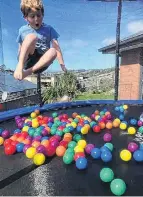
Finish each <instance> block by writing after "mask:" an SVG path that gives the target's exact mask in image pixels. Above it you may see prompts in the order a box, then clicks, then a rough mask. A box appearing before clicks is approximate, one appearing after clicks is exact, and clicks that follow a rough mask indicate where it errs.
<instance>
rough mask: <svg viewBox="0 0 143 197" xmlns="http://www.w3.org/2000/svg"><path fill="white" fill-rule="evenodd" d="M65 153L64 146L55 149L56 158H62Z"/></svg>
mask: <svg viewBox="0 0 143 197" xmlns="http://www.w3.org/2000/svg"><path fill="white" fill-rule="evenodd" d="M65 152H66V148H65V147H64V146H58V147H57V148H56V155H57V156H58V157H62V156H64V154H65Z"/></svg>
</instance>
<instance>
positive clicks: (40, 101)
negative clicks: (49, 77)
mask: <svg viewBox="0 0 143 197" xmlns="http://www.w3.org/2000/svg"><path fill="white" fill-rule="evenodd" d="M37 93H38V100H39V105H40V107H41V106H42V105H43V102H42V95H41V74H40V73H38V74H37Z"/></svg>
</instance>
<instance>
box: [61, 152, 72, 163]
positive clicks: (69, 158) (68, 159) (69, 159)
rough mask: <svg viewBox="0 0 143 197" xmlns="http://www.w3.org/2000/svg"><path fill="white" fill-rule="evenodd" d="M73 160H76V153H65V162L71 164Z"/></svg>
mask: <svg viewBox="0 0 143 197" xmlns="http://www.w3.org/2000/svg"><path fill="white" fill-rule="evenodd" d="M73 160H74V154H72V153H69V152H68V153H66V154H64V156H63V162H64V163H65V164H71V163H72V162H73Z"/></svg>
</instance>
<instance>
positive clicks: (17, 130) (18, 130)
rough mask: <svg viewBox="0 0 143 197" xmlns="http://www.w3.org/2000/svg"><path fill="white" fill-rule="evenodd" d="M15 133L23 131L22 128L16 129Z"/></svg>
mask: <svg viewBox="0 0 143 197" xmlns="http://www.w3.org/2000/svg"><path fill="white" fill-rule="evenodd" d="M13 133H21V130H20V129H15V130H14V132H13Z"/></svg>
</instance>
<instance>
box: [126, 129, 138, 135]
mask: <svg viewBox="0 0 143 197" xmlns="http://www.w3.org/2000/svg"><path fill="white" fill-rule="evenodd" d="M135 133H136V129H135V128H134V127H129V128H128V134H130V135H134V134H135Z"/></svg>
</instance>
